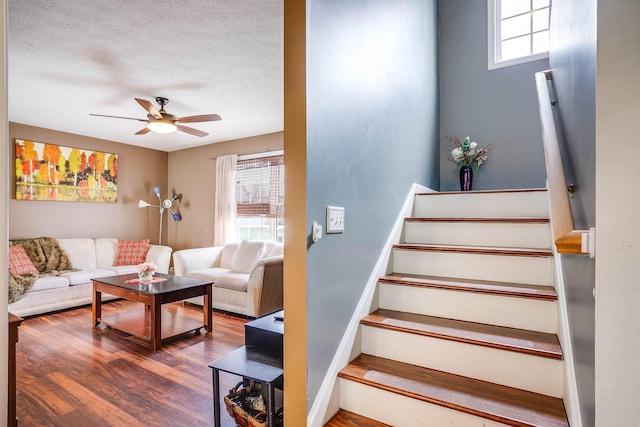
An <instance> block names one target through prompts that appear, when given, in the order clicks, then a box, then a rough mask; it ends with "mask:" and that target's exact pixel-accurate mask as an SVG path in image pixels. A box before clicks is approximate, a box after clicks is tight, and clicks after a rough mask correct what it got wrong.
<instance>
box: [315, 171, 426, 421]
mask: <svg viewBox="0 0 640 427" xmlns="http://www.w3.org/2000/svg"><path fill="white" fill-rule="evenodd" d="M435 192H436V191H435V190H432V189H430V188H427V187H424V186H422V185H420V184H415V183H414V184H413V185H412V186H411V189H410V190H409V193H408V195H407V198H406V199H405V202H404V204H403V206H402V209H401V211H400V213H399V214H398V216H397V218H396V221H395V223H394V225H393V227H392V229H391V232H390V233H389V237H388V238H387V241H386V242H385V244H384V246H383V248H382V251H381V252H380V256H379V257H378V260H377V261H376V265H375V267H374V269H373V271H372V272H371V276H369V279H368V281H367V285H366V287H365V289H364V291H363V292H362V296H361V297H360V301H358V305H357V306H356V308H355V310H354V312H353V315H352V316H351V320H350V321H349V324H348V325H347V328H346V330H345V333H344V335H343V336H342V340H341V341H340V344H339V345H338V349H337V350H336V353H335V355H334V357H333V360H332V361H331V364H330V365H329V369H328V370H327V373H326V375H325V377H324V380H323V381H322V384H321V385H320V389H319V390H318V394H317V395H316V398H315V400H314V401H313V404H312V405H311V410H310V411H309V413H308V415H307V426H309V427H322V426H323V425H324V424H325V423H326V422H327V421H328V420H329V419H330V418H331V417H332V416H333V415H334V414H335V413H336V412H338V409H339V399H337V398H335V397H336V393H337V392H338V390H337V389H336V387H337V385H338V381H337V379H338V372H340V370H341V369H342V368H343V367H345V366H346V365H347V363H349V361H350V360H351V359H353V358H354V357H355V356H357V355H358V354H360V345H359V343H358V342H356V337H357V336H358V331H359V325H360V319H362V318H363V317H365V316H366V315H368V314H369V313H371V311H373V310H375V309H377V308H378V307H377V303H376V302H375V301H374V296H375V294H376V289H377V285H378V279H379V278H380V277H382V276H385V275H386V274H387V273H389V263H390V259H391V251H392V248H393V245H394V244H397V243H399V242H400V240H401V238H402V232H403V225H404V219H405V218H406V217H409V216H412V214H413V201H414V196H415V195H416V194H419V193H435Z"/></svg>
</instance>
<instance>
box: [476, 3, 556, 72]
mask: <svg viewBox="0 0 640 427" xmlns="http://www.w3.org/2000/svg"><path fill="white" fill-rule="evenodd" d="M487 6H488V11H489V16H488V30H489V31H488V35H489V40H488V45H489V69H490V70H491V69H494V68H501V67H507V66H509V65H515V64H521V63H523V62H528V61H535V60H537V59H543V58H547V57H548V54H549V19H550V15H551V14H550V12H551V0H487Z"/></svg>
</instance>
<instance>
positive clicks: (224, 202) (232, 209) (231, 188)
mask: <svg viewBox="0 0 640 427" xmlns="http://www.w3.org/2000/svg"><path fill="white" fill-rule="evenodd" d="M237 163H238V156H237V155H235V154H232V155H230V156H220V157H218V158H217V159H216V200H215V207H214V210H215V214H214V224H213V246H223V245H225V244H226V243H227V242H234V241H235V240H236V165H237Z"/></svg>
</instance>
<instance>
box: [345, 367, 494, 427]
mask: <svg viewBox="0 0 640 427" xmlns="http://www.w3.org/2000/svg"><path fill="white" fill-rule="evenodd" d="M340 407H341V408H343V409H345V410H347V411H351V412H355V413H356V414H360V415H362V416H364V417H367V418H372V419H374V420H377V421H379V422H382V423H385V424H389V425H392V426H394V427H415V426H433V427H437V426H453V427H501V426H505V425H506V424H502V423H498V422H495V421H492V420H488V419H486V418H480V417H477V416H474V415H470V414H467V413H464V412H460V411H456V410H454V409H449V408H445V407H444V406H440V405H435V404H432V403H427V402H423V401H421V400H417V399H412V398H409V397H405V396H401V395H399V394H396V393H393V392H390V391H386V390H381V389H379V388H375V387H370V386H368V385H366V384H362V383H359V382H355V381H350V380H347V379H344V378H340Z"/></svg>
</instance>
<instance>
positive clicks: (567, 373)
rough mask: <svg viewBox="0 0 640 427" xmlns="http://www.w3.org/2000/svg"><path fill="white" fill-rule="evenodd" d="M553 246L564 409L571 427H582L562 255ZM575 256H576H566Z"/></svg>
mask: <svg viewBox="0 0 640 427" xmlns="http://www.w3.org/2000/svg"><path fill="white" fill-rule="evenodd" d="M552 246H553V255H554V256H553V258H554V260H555V288H556V293H557V294H558V340H559V341H560V347H562V354H563V357H564V409H565V411H566V413H567V419H568V420H569V424H570V425H571V426H572V427H582V413H581V412H580V400H579V397H578V384H577V380H576V367H575V364H574V363H573V346H572V344H571V331H570V328H569V313H568V312H567V296H566V294H565V291H564V272H563V270H562V255H560V254H559V253H558V252H556V247H555V245H552ZM567 256H577V255H567Z"/></svg>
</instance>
